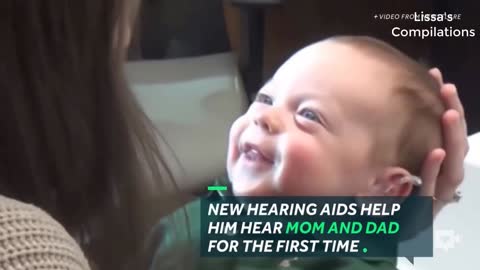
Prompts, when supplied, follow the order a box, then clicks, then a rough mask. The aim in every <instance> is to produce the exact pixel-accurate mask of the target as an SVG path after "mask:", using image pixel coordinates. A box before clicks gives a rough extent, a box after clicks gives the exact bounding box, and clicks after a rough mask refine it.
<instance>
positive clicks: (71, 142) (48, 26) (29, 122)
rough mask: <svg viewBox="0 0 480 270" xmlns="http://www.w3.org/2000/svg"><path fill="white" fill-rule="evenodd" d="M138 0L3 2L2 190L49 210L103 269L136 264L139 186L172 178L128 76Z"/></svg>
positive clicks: (0, 84)
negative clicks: (128, 45)
mask: <svg viewBox="0 0 480 270" xmlns="http://www.w3.org/2000/svg"><path fill="white" fill-rule="evenodd" d="M132 2H137V1H129V0H80V1H79V0H2V1H1V2H0V37H1V42H0V93H1V96H0V112H1V114H0V132H1V133H0V134H1V135H0V136H1V137H0V151H1V154H0V194H2V195H5V196H9V197H12V198H15V199H18V200H22V201H24V202H27V203H32V204H35V205H37V206H39V207H42V208H43V209H45V210H46V211H48V212H49V213H50V214H51V215H52V216H53V217H54V218H56V219H57V220H58V221H60V222H61V223H62V224H63V225H64V226H65V227H66V228H67V230H69V232H70V233H72V234H73V235H74V236H75V237H76V238H77V239H78V240H79V242H80V244H81V245H82V247H83V248H84V250H85V252H86V254H87V256H89V257H90V259H91V261H92V265H93V266H95V265H96V266H97V267H98V269H102V270H103V269H121V268H122V267H130V268H131V266H132V265H129V264H128V263H131V262H130V261H127V258H128V259H130V258H134V257H135V256H136V255H137V254H136V250H137V248H139V247H140V243H139V240H140V241H141V240H143V239H141V237H139V233H140V231H139V230H140V229H138V228H137V227H138V226H135V224H136V222H137V221H138V223H140V221H139V218H140V214H137V213H136V212H135V204H136V202H135V200H136V197H135V194H139V193H141V192H144V191H145V190H139V189H138V188H136V187H137V186H138V185H136V184H138V182H139V181H150V182H148V183H146V185H148V188H147V189H146V190H148V191H151V192H152V194H153V193H154V192H157V191H160V189H161V188H162V185H163V184H164V183H168V182H169V181H170V180H172V179H173V178H172V177H171V174H170V172H169V170H168V168H167V166H166V164H165V162H164V158H163V157H162V155H161V154H160V148H159V147H158V145H157V143H158V139H159V138H160V137H158V136H156V133H155V132H154V128H153V126H152V125H151V123H150V121H149V120H148V118H147V117H146V116H145V115H144V113H143V111H142V110H141V108H140V107H139V105H138V104H137V102H136V100H135V97H134V96H133V94H132V92H131V91H129V89H128V87H127V83H126V81H125V79H124V75H123V65H124V60H125V59H124V58H125V54H126V50H125V49H123V46H122V42H123V41H124V40H125V37H123V35H124V34H125V31H122V29H125V27H126V26H127V25H129V24H131V23H132V22H133V20H132V19H133V18H134V16H133V15H134V14H135V10H136V8H137V4H138V3H136V4H132ZM152 179H155V180H156V182H155V181H151V180H152ZM161 180H163V182H162V181H161ZM142 196H145V197H148V196H149V194H142ZM132 261H133V259H132ZM132 269H134V268H132Z"/></svg>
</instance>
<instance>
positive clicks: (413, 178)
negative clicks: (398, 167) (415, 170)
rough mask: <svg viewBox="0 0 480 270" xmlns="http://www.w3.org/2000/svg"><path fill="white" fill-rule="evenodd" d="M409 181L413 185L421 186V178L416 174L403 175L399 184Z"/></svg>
mask: <svg viewBox="0 0 480 270" xmlns="http://www.w3.org/2000/svg"><path fill="white" fill-rule="evenodd" d="M405 183H411V184H412V185H414V186H421V185H422V179H421V178H420V177H418V176H416V175H409V176H405V177H403V178H402V179H400V184H405Z"/></svg>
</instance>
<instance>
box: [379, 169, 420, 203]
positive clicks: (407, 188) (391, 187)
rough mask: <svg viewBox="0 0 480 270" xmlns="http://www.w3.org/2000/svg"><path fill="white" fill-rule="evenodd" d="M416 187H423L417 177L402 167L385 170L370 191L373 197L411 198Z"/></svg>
mask: <svg viewBox="0 0 480 270" xmlns="http://www.w3.org/2000/svg"><path fill="white" fill-rule="evenodd" d="M414 185H421V180H420V178H418V177H417V176H414V175H412V174H410V173H409V172H408V171H407V170H406V169H404V168H401V167H387V168H385V169H384V170H383V171H382V172H381V173H380V174H379V175H378V176H377V178H376V179H375V181H373V183H372V187H371V188H370V190H371V191H372V193H375V194H371V195H373V196H396V197H406V196H409V195H410V193H411V192H412V190H413V186H414Z"/></svg>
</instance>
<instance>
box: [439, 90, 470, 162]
mask: <svg viewBox="0 0 480 270" xmlns="http://www.w3.org/2000/svg"><path fill="white" fill-rule="evenodd" d="M441 96H442V99H443V101H444V103H445V106H446V107H447V110H449V109H452V110H455V111H457V112H458V113H459V115H460V124H461V130H463V132H464V134H463V140H464V143H463V149H464V151H463V155H464V156H466V155H467V153H468V148H469V147H468V141H467V122H466V120H465V111H464V109H463V105H462V102H461V101H460V97H459V96H458V92H457V88H456V87H455V85H453V84H450V83H448V84H445V85H443V86H442V89H441ZM447 153H448V151H447Z"/></svg>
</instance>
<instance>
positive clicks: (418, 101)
mask: <svg viewBox="0 0 480 270" xmlns="http://www.w3.org/2000/svg"><path fill="white" fill-rule="evenodd" d="M328 40H329V41H334V42H339V43H341V44H346V45H349V46H351V47H352V48H354V49H358V50H359V51H360V52H361V53H364V54H366V55H367V56H369V57H373V58H376V59H378V60H380V61H382V62H384V63H385V64H387V66H391V67H392V70H393V71H394V72H395V74H398V80H395V82H393V84H394V85H393V89H392V90H393V91H392V98H393V99H395V102H397V108H401V113H396V114H395V113H393V114H392V116H393V117H395V118H393V117H392V119H390V120H391V122H390V123H387V124H386V125H385V126H384V127H383V128H387V129H389V130H387V132H384V133H386V134H389V135H388V136H385V135H383V136H382V134H381V133H382V131H386V130H385V129H383V130H382V127H377V130H378V131H379V132H377V134H376V139H377V141H376V144H375V147H374V148H375V149H374V150H373V155H372V158H373V159H374V160H375V161H379V162H383V163H385V162H386V163H388V164H385V165H388V166H400V167H403V168H404V169H406V170H408V171H409V172H410V173H412V174H415V175H419V174H420V170H421V168H422V165H423V162H424V160H425V158H426V156H427V154H428V153H430V152H431V151H432V150H433V149H434V148H437V147H441V146H442V144H443V143H442V126H441V116H442V114H443V112H444V111H445V107H444V104H443V101H442V99H441V96H440V84H439V82H438V81H437V80H436V79H435V78H434V77H433V76H432V75H431V74H430V73H429V70H428V68H427V67H425V66H423V65H421V64H420V63H418V62H416V61H414V60H413V59H411V58H410V57H408V56H407V55H405V54H404V53H402V52H400V51H399V50H397V49H395V48H394V47H392V46H390V45H388V44H387V43H385V42H383V41H380V40H378V39H375V38H371V37H365V36H335V37H332V38H329V39H328ZM395 78H397V76H396V77H395ZM397 100H398V101H397ZM392 125H393V126H395V127H394V128H393V129H394V132H392ZM378 133H379V134H378ZM392 146H393V149H392ZM389 150H390V151H389Z"/></svg>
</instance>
